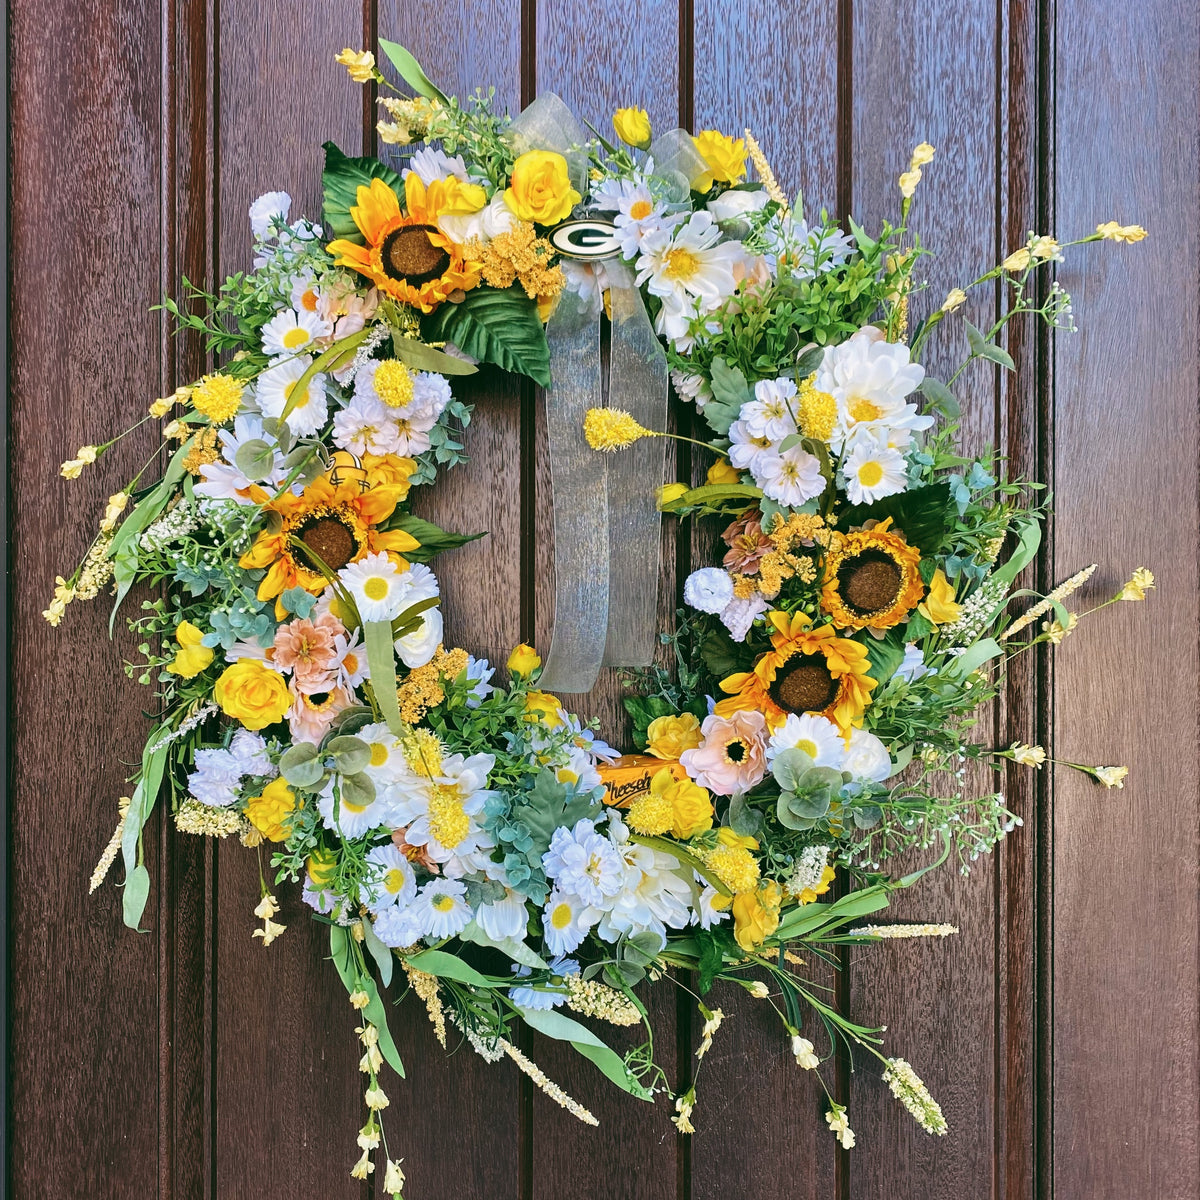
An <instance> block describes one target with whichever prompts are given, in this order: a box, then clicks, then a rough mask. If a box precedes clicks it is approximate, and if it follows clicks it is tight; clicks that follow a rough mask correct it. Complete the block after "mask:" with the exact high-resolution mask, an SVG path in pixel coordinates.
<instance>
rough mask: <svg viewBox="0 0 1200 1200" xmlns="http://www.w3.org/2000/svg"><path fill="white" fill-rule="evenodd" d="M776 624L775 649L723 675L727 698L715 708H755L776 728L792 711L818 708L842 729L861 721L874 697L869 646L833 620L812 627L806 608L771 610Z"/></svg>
mask: <svg viewBox="0 0 1200 1200" xmlns="http://www.w3.org/2000/svg"><path fill="white" fill-rule="evenodd" d="M767 621H768V622H769V623H770V624H771V625H772V626H774V629H775V632H774V633H773V634H772V635H771V647H772V648H771V649H770V650H768V651H767V652H766V654H763V655H761V656H760V657H759V659H758V661H757V662H756V663H755V664H754V669H753V670H752V671H742V672H740V673H738V674H736V675H730V676H729V677H728V678H726V679H723V680H721V690H722V691H723V692H727V693H729V694H728V697H727V698H726V699H724V700H722V701H720V702H719V703H718V704H717V706H716V708H715V709H713V711H714V712H715V713H717V714H718V715H720V716H726V715H728V714H729V713H732V712H737V711H738V710H740V709H755V710H757V711H758V712H761V713H763V714H764V715H765V716H766V718H767V724H768V725H769V726H771V728H772V729H774V728H776V727H778V726H779V725H781V724H782V723H783V722H784V721H785V720H786V719H787V715H788V713H818V714H819V715H821V716H823V717H828V718H829V720H831V721H833V722H834V723H835V724H836V725H837V726H838V728H839V729H840V730H841V731H842V733H843V734H845V733H848V732H849V730H850V729H851V727H852V726H854V725H858V724H861V722H862V715H863V712H864V711H865V709H866V707H867V705H868V704H870V702H871V691H872V689H873V688H874V687H875V680H874V679H872V678H871V677H870V676H869V675H868V674H867V672H868V671H869V670H870V668H871V664H870V661H869V660H868V658H867V651H866V647H864V646H861V645H859V643H858V642H854V641H851V640H850V639H849V638H843V637H838V635H837V633H836V631H835V630H834V629H833V627H832V626H831V625H821V626H818V627H817V628H813V624H812V620H811V619H810V618H809V617H807V616H805V614H804V613H795V614H794V615H789V614H788V613H785V612H778V611H776V612H770V613H767Z"/></svg>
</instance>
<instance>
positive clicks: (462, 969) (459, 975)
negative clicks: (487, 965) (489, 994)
mask: <svg viewBox="0 0 1200 1200" xmlns="http://www.w3.org/2000/svg"><path fill="white" fill-rule="evenodd" d="M408 965H409V966H410V967H413V968H414V969H415V970H418V971H424V972H425V974H426V975H437V976H438V977H439V978H442V979H453V980H455V981H456V982H458V983H466V984H470V986H471V987H481V988H498V987H505V988H506V987H509V986H511V984H512V980H511V979H489V978H488V977H487V976H486V975H481V974H480V973H479V972H478V971H477V970H475V968H474V967H470V966H468V965H467V964H466V963H465V962H463V960H462V959H461V958H458V957H457V956H456V955H453V954H447V953H446V952H445V951H444V950H422V951H421V953H420V954H413V955H411V956H410V957H409V959H408Z"/></svg>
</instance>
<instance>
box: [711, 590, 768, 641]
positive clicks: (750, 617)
mask: <svg viewBox="0 0 1200 1200" xmlns="http://www.w3.org/2000/svg"><path fill="white" fill-rule="evenodd" d="M769 607H770V605H768V604H767V602H766V600H765V599H764V598H763V597H762V596H761V595H760V594H759V593H758V592H755V593H754V595H753V596H746V597H744V598H743V597H741V596H734V598H733V599H732V600H730V601H729V603H728V604H727V605H725V607H724V608H723V609H721V624H722V625H724V626H725V628H726V629H728V630H729V636H730V637H731V638H733V640H734V641H735V642H744V641H745V640H746V635H747V634H748V633H749V632H750V629H751V626H753V624H754V621H755V619H756V618H757V617H759V616H761V615H762V614H763V613H765V612H766V611H767V609H768V608H769Z"/></svg>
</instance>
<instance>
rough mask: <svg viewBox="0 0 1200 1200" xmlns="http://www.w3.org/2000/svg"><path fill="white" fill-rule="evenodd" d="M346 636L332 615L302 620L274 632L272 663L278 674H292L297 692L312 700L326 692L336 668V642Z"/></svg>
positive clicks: (289, 623)
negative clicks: (286, 672) (319, 693)
mask: <svg viewBox="0 0 1200 1200" xmlns="http://www.w3.org/2000/svg"><path fill="white" fill-rule="evenodd" d="M345 633H346V628H345V626H344V625H343V624H342V623H341V621H339V620H338V619H337V617H335V616H334V615H333V614H332V613H328V612H326V613H322V614H321V615H320V616H319V617H317V618H316V619H315V620H310V619H309V618H307V617H299V618H297V619H296V620H295V621H289V622H288V623H287V624H286V625H280V627H279V628H278V629H277V630H276V631H275V645H274V648H273V653H272V655H271V661H272V662H273V664H274V665H275V667H276V668H277V669H278V670H280V671H291V673H292V681H293V683H294V685H295V688H296V690H297V691H301V692H305V693H306V694H308V695H310V696H311V695H312V694H313V693H314V692H327V691H329V689H330V686H331V685H332V683H333V671H334V668H335V667H336V665H337V659H338V646H337V639H338V637H339V636H343V637H344V636H345Z"/></svg>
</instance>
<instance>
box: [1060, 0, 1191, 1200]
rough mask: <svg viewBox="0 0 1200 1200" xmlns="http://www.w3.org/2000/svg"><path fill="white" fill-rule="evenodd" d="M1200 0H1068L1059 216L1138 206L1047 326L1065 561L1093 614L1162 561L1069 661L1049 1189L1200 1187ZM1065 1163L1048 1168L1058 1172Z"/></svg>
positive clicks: (1072, 648)
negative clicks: (1088, 568) (1199, 757)
mask: <svg viewBox="0 0 1200 1200" xmlns="http://www.w3.org/2000/svg"><path fill="white" fill-rule="evenodd" d="M1197 22H1198V18H1197V12H1196V9H1195V7H1194V6H1193V5H1190V4H1182V3H1165V2H1163V3H1147V4H1142V5H1139V6H1137V7H1136V8H1120V9H1118V8H1114V9H1108V10H1106V13H1105V20H1104V21H1100V22H1096V21H1092V20H1089V19H1088V14H1087V13H1086V12H1085V11H1084V10H1083V9H1080V8H1077V7H1075V6H1073V5H1066V4H1063V5H1059V6H1058V23H1057V30H1056V57H1057V64H1058V70H1057V92H1058V100H1057V104H1056V119H1055V127H1054V133H1055V140H1056V147H1055V149H1056V153H1055V172H1056V184H1057V186H1056V206H1057V222H1058V226H1059V229H1060V230H1061V231H1062V232H1063V233H1064V234H1067V233H1070V234H1072V235H1077V234H1079V233H1087V232H1088V231H1090V230H1092V229H1094V228H1095V226H1096V224H1097V223H1098V222H1100V221H1107V220H1110V219H1116V220H1119V221H1122V222H1133V221H1137V222H1140V223H1141V224H1143V225H1144V226H1145V227H1146V228H1147V229H1148V230H1149V231H1150V237H1149V238H1148V239H1147V240H1146V241H1145V242H1142V243H1141V244H1140V245H1137V246H1128V247H1126V246H1116V245H1108V244H1104V245H1100V246H1094V247H1089V251H1088V253H1087V254H1086V256H1085V255H1079V256H1078V257H1077V256H1075V255H1072V256H1071V257H1070V258H1068V260H1067V262H1066V263H1064V264H1063V265H1062V266H1061V267H1060V269H1059V278H1060V280H1061V281H1062V283H1063V285H1064V286H1065V287H1066V288H1067V290H1068V291H1070V292H1071V293H1072V294H1073V295H1074V297H1075V308H1076V311H1077V313H1078V320H1079V326H1080V332H1079V333H1078V334H1077V335H1075V336H1074V337H1067V336H1059V337H1058V338H1057V339H1056V342H1055V346H1054V392H1053V404H1054V410H1053V417H1054V427H1055V433H1054V477H1053V482H1054V488H1055V494H1056V498H1057V518H1056V520H1055V525H1054V545H1053V573H1054V575H1055V577H1056V578H1063V577H1064V576H1066V575H1069V574H1070V573H1071V572H1073V571H1075V570H1076V569H1078V568H1079V567H1081V566H1083V565H1085V564H1086V563H1089V562H1092V561H1095V560H1099V562H1100V568H1099V570H1098V571H1097V572H1096V574H1095V575H1094V576H1093V577H1092V580H1091V582H1090V583H1089V584H1088V585H1087V587H1086V588H1085V589H1084V590H1083V591H1082V592H1080V593H1079V594H1078V595H1077V597H1076V598H1075V599H1074V600H1073V601H1072V602H1071V603H1070V605H1069V607H1071V608H1074V609H1077V610H1078V611H1084V610H1086V609H1087V608H1089V607H1090V606H1091V605H1092V604H1093V603H1095V602H1097V601H1100V600H1104V599H1106V598H1107V597H1108V596H1110V595H1112V594H1113V593H1115V592H1116V591H1117V590H1118V589H1119V588H1120V587H1121V585H1122V583H1123V582H1124V580H1125V579H1126V578H1127V577H1128V575H1129V573H1130V572H1131V571H1132V570H1133V569H1134V568H1135V567H1139V566H1148V567H1150V568H1151V569H1152V570H1153V571H1154V572H1155V574H1156V575H1157V577H1158V580H1159V590H1158V592H1157V593H1154V594H1152V597H1151V599H1150V600H1149V601H1148V602H1147V603H1146V604H1144V605H1134V604H1129V605H1121V606H1119V607H1118V608H1117V609H1116V610H1115V611H1113V610H1109V611H1106V612H1105V613H1103V614H1101V615H1099V616H1097V617H1095V618H1091V619H1089V620H1086V621H1084V622H1083V623H1082V625H1081V627H1080V629H1079V630H1078V631H1077V632H1076V633H1075V634H1073V635H1072V637H1071V638H1070V639H1069V640H1068V641H1067V642H1066V643H1065V644H1064V645H1063V647H1062V648H1061V649H1060V651H1059V652H1058V655H1057V657H1056V660H1055V663H1056V665H1055V673H1054V710H1053V711H1054V715H1055V725H1054V744H1055V751H1056V754H1057V756H1058V757H1059V758H1062V759H1066V760H1068V761H1074V762H1086V763H1105V764H1107V763H1112V762H1116V763H1122V764H1126V765H1128V766H1129V768H1130V776H1129V780H1128V782H1127V783H1126V785H1125V787H1124V789H1123V790H1121V791H1106V790H1105V789H1103V788H1102V787H1100V786H1098V785H1096V784H1093V783H1091V782H1090V781H1089V780H1087V779H1084V778H1082V777H1081V776H1078V775H1076V774H1074V773H1072V772H1069V771H1067V770H1065V769H1060V770H1058V771H1056V772H1055V775H1054V793H1053V805H1054V807H1053V830H1052V832H1053V839H1054V841H1053V852H1054V875H1053V879H1054V901H1053V904H1054V907H1053V926H1052V930H1053V946H1052V980H1053V988H1054V993H1053V994H1054V1028H1053V1057H1052V1067H1053V1077H1052V1083H1053V1097H1052V1102H1053V1110H1052V1112H1050V1113H1046V1114H1044V1117H1043V1119H1044V1120H1047V1121H1052V1125H1051V1126H1050V1128H1051V1129H1052V1131H1053V1180H1052V1185H1053V1189H1054V1195H1055V1196H1056V1197H1059V1200H1062V1198H1063V1197H1066V1198H1067V1200H1076V1198H1080V1200H1082V1198H1083V1197H1088V1198H1089V1200H1090V1198H1091V1197H1096V1198H1097V1200H1117V1198H1118V1197H1125V1196H1170V1197H1173V1198H1174V1197H1185V1196H1193V1195H1195V1194H1196V1192H1197V1189H1198V1188H1200V1162H1198V1158H1197V1156H1198V1148H1197V1146H1198V1135H1200V1130H1198V1128H1197V1106H1198V1102H1200V1095H1198V1091H1200V1075H1198V1073H1197V1069H1196V1032H1197V1013H1198V1008H1200V1005H1198V996H1197V988H1198V972H1197V954H1196V951H1197V939H1196V929H1197V844H1196V831H1197V763H1196V687H1195V684H1194V680H1195V678H1196V667H1197V662H1196V653H1197V648H1196V630H1197V606H1196V584H1197V560H1196V554H1197V544H1198V537H1197V534H1198V528H1197V525H1198V521H1197V502H1196V476H1197V412H1196V408H1197V406H1196V386H1197V311H1196V308H1197V298H1196V278H1197V268H1198V266H1200V254H1198V249H1197V235H1196V221H1195V201H1196V193H1197V184H1198V182H1200V179H1198V162H1197V146H1196V135H1195V127H1196V113H1197V95H1198V84H1200V73H1198V69H1197V61H1198V57H1200V30H1198V28H1197ZM1049 1182H1050V1181H1047V1183H1049Z"/></svg>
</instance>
